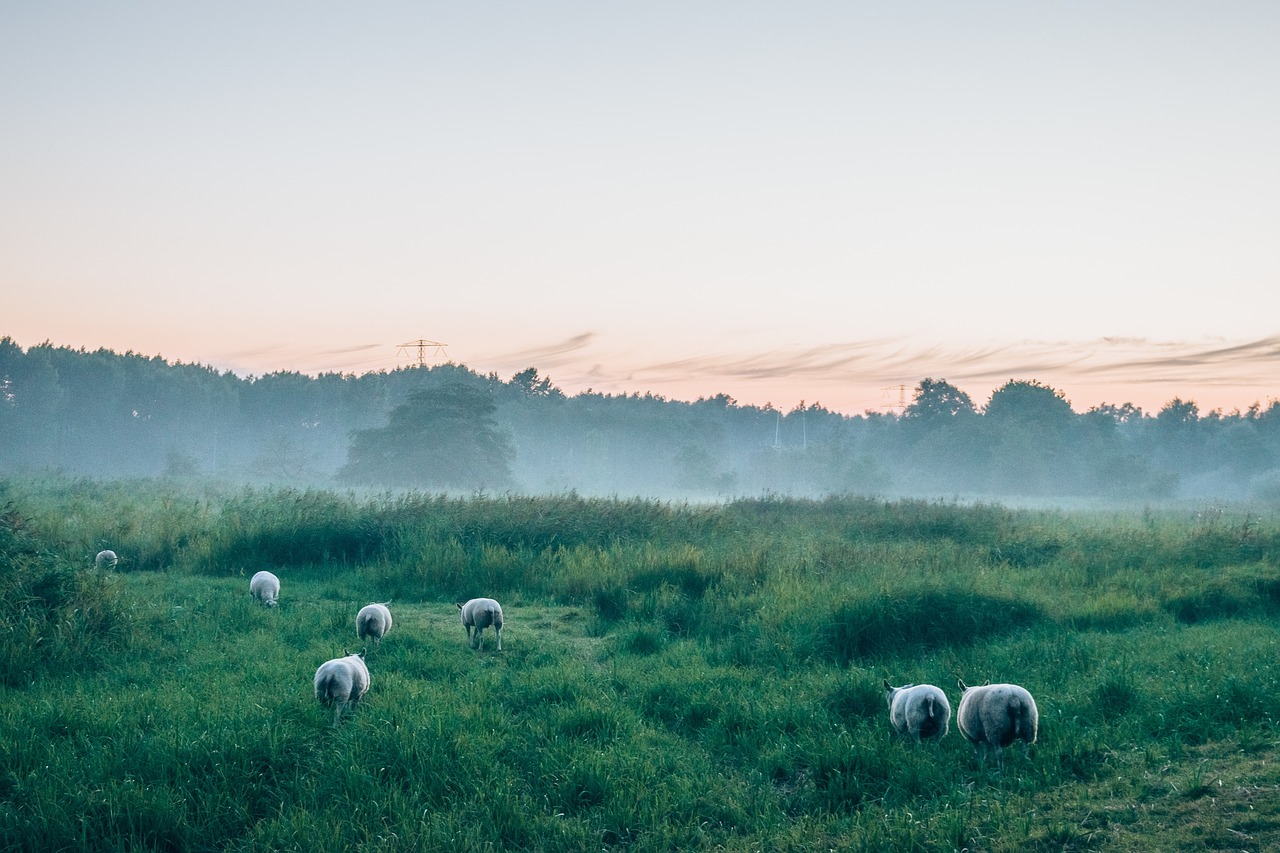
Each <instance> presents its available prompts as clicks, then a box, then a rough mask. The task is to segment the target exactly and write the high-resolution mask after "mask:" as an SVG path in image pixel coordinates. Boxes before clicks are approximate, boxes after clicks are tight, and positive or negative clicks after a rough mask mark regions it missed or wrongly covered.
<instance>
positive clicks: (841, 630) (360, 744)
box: [0, 480, 1280, 851]
mask: <svg viewBox="0 0 1280 853" xmlns="http://www.w3.org/2000/svg"><path fill="white" fill-rule="evenodd" d="M183 488H186V489H191V488H192V487H190V486H186V487H183ZM183 488H179V487H178V486H175V485H174V484H172V483H163V482H162V483H148V482H131V483H115V484H110V483H107V484H104V483H92V482H85V481H70V482H62V481H57V480H50V481H4V482H0V506H3V507H4V512H3V519H4V521H5V523H4V524H3V525H0V579H2V580H3V587H2V588H0V591H2V592H3V604H4V613H3V621H2V622H0V629H2V630H3V631H4V632H5V634H4V637H5V640H6V642H5V643H3V645H2V646H0V648H3V655H4V658H3V660H4V662H5V667H6V668H5V670H4V672H5V673H6V677H5V679H4V680H3V682H2V683H0V838H3V839H4V847H5V849H12V850H64V849H65V850H72V849H77V850H79V849H83V850H174V849H183V850H203V849H217V850H256V849H277V850H320V851H326V850H335V851H336V850H375V849H376V850H420V849H443V848H447V849H451V850H459V851H481V850H498V849H504V850H506V849H513V850H514V849H523V850H564V851H569V850H583V849H628V850H640V851H647V850H654V851H656V850H671V849H682V850H717V849H770V850H797V851H798V850H811V849H815V847H819V846H822V845H826V846H827V847H830V848H837V849H847V850H884V849H895V850H930V851H932V850H952V849H966V848H967V849H969V850H984V851H997V850H1063V849H1110V850H1143V849H1153V848H1158V849H1191V848H1197V847H1198V848H1204V847H1214V846H1217V847H1219V848H1222V849H1227V848H1228V847H1230V849H1238V848H1244V849H1255V848H1256V849H1266V848H1267V847H1269V846H1277V845H1278V844H1280V805H1276V802H1277V801H1276V798H1275V797H1274V796H1270V794H1273V793H1274V792H1275V791H1276V790H1280V771H1277V770H1276V769H1275V768H1276V767H1277V766H1278V763H1277V762H1276V760H1275V759H1276V758H1277V754H1278V747H1277V745H1278V743H1280V739H1278V738H1277V720H1276V712H1275V710H1274V699H1273V697H1274V696H1275V695H1277V687H1278V686H1280V685H1278V684H1277V681H1278V679H1280V663H1277V662H1276V661H1277V656H1276V654H1275V649H1276V647H1277V643H1280V627H1278V626H1277V623H1276V620H1275V616H1276V606H1277V598H1278V593H1277V589H1280V572H1278V571H1277V565H1276V550H1275V544H1276V542H1277V535H1278V533H1277V531H1280V521H1278V520H1277V519H1276V518H1275V517H1274V516H1268V515H1262V514H1258V513H1257V512H1256V511H1254V510H1244V509H1241V510H1240V511H1238V512H1237V511H1227V512H1225V513H1221V514H1215V515H1212V516H1210V517H1209V518H1208V520H1205V519H1203V518H1196V517H1195V516H1193V515H1191V514H1190V513H1187V512H1184V511H1180V510H1179V511H1174V510H1169V511H1167V512H1155V511H1147V512H1142V511H1137V512H1134V513H1110V514H1099V513H1083V512H1080V513H1068V512H1062V511H1033V510H1016V511H1015V510H1010V509H1006V508H1001V507H995V506H965V505H958V504H948V503H936V504H931V503H920V502H903V503H891V502H881V501H874V500H868V499H860V498H840V499H836V498H833V499H827V500H822V501H792V500H778V499H772V498H766V499H760V500H755V501H742V502H735V503H731V504H725V505H709V506H685V505H675V504H662V503H652V502H644V501H629V500H597V499H582V498H578V497H576V496H573V495H567V496H561V497H553V498H546V499H526V498H519V499H514V498H506V497H494V498H476V499H471V500H459V499H455V498H442V497H438V496H428V495H414V494H407V495H392V494H386V495H356V494H350V493H328V492H320V491H295V490H288V489H281V490H251V491H249V490H243V491H242V490H228V491H225V492H223V491H219V489H218V488H217V487H215V486H205V487H200V489H199V491H197V492H191V491H187V492H184V491H183ZM291 531H292V532H291ZM165 543H167V544H165ZM100 547H112V548H113V549H114V550H116V551H117V552H118V553H120V554H121V557H122V560H121V567H120V568H119V569H118V570H117V571H115V572H109V573H103V572H98V571H96V570H94V569H93V568H92V567H91V557H92V553H91V552H94V553H96V549H98V548H100ZM139 554H144V555H147V556H145V557H142V558H140V557H139V556H138V555H139ZM258 568H271V569H272V570H273V571H276V572H277V574H279V575H280V576H281V578H282V592H281V603H280V607H279V608H278V609H275V610H268V609H266V608H262V607H260V606H258V605H256V604H255V603H254V602H253V601H252V600H251V599H250V598H249V596H248V577H249V576H250V575H251V574H252V572H253V571H254V570H256V569H258ZM475 594H486V595H487V594H494V595H495V597H498V598H500V600H502V601H503V605H504V610H505V611H506V613H507V620H508V624H507V629H506V631H505V632H504V633H505V637H504V651H503V652H502V653H497V652H495V651H493V650H492V649H491V648H486V649H485V650H484V651H481V652H476V651H473V650H471V649H469V648H468V647H467V645H466V640H465V633H464V631H463V628H462V626H461V624H460V623H459V622H458V618H457V611H456V609H455V608H454V607H453V605H452V601H453V600H454V599H455V598H460V597H466V596H469V595H475ZM388 600H389V601H390V602H391V608H392V610H393V612H394V613H395V619H396V622H395V629H394V630H393V631H392V632H391V633H390V634H389V635H388V636H387V638H386V640H385V641H384V643H383V644H382V646H381V647H380V648H377V649H370V650H369V652H368V664H369V668H370V670H371V673H372V676H373V686H372V689H371V690H370V692H369V694H368V696H367V697H366V700H365V701H364V702H362V703H361V704H360V706H358V707H357V709H356V712H355V713H354V714H353V715H352V716H351V717H350V718H349V719H348V720H347V721H346V722H345V723H344V724H343V725H341V726H340V727H338V728H334V727H333V726H332V725H331V722H332V717H331V715H330V714H329V713H328V712H326V711H325V710H324V709H322V708H320V707H319V706H318V704H317V703H316V702H315V699H314V697H313V696H312V695H311V678H312V675H313V674H314V671H315V668H316V667H317V666H318V665H319V664H320V663H321V662H323V661H324V660H326V659H328V658H330V657H333V656H335V655H338V654H341V653H343V652H344V651H347V650H352V649H354V648H355V647H356V645H357V639H356V635H355V623H354V618H355V613H356V611H357V610H358V609H359V607H361V606H363V605H364V604H367V603H369V602H370V601H388ZM24 638H26V639H24ZM884 678H889V679H890V680H892V681H893V682H894V683H905V682H909V681H910V682H917V683H918V682H929V683H935V684H938V685H939V686H941V687H942V688H943V689H944V690H945V691H947V692H948V694H949V695H950V696H951V697H952V700H953V706H954V705H955V704H956V700H957V699H958V691H957V690H956V688H955V680H956V678H964V679H965V680H966V681H968V682H970V683H981V682H982V681H985V680H991V681H1016V682H1018V683H1021V684H1023V685H1024V686H1026V687H1027V688H1028V689H1030V690H1031V692H1032V693H1033V694H1034V695H1035V696H1036V698H1037V701H1038V703H1039V705H1040V713H1041V733H1040V738H1039V741H1038V742H1037V744H1036V746H1035V747H1034V748H1033V750H1032V752H1031V755H1030V756H1029V757H1024V756H1022V755H1021V753H1020V751H1019V750H1010V751H1009V752H1008V753H1007V755H1006V757H1005V761H1004V762H1003V764H1002V765H1001V766H998V767H997V766H995V765H994V764H992V763H988V764H985V765H984V764H982V763H980V762H978V760H977V759H976V757H975V755H974V753H973V750H972V749H971V748H970V747H969V746H968V745H967V744H966V743H965V742H964V741H963V740H962V739H961V738H960V736H959V735H958V734H957V733H956V731H955V725H954V722H953V725H952V734H951V735H949V736H948V737H947V738H945V739H943V741H942V742H940V743H937V744H925V745H921V746H914V745H912V744H910V743H909V742H907V741H905V740H904V739H901V738H897V737H895V736H894V735H893V734H892V732H891V731H890V727H889V725H888V720H887V710H886V708H885V703H884V697H883V693H882V691H881V688H880V682H881V680H882V679H884ZM1248 792H1254V793H1253V794H1252V795H1250V794H1249V793H1248ZM1230 845H1234V847H1231V846H1230Z"/></svg>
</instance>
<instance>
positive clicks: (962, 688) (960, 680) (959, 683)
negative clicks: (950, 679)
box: [956, 678, 969, 693]
mask: <svg viewBox="0 0 1280 853" xmlns="http://www.w3.org/2000/svg"><path fill="white" fill-rule="evenodd" d="M956 685H957V686H958V687H959V688H960V692H961V693H963V692H965V691H966V690H968V689H969V685H967V684H965V683H964V679H963V678H957V679H956Z"/></svg>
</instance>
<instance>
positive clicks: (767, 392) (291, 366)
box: [225, 331, 1280, 411]
mask: <svg viewBox="0 0 1280 853" xmlns="http://www.w3.org/2000/svg"><path fill="white" fill-rule="evenodd" d="M395 352H396V349H395V347H394V346H392V345H389V344H359V345H356V346H346V347H337V348H326V349H312V350H306V349H303V348H296V347H288V346H270V347H259V348H255V349H250V350H240V351H237V352H235V353H231V354H228V355H227V356H225V360H226V361H227V362H229V363H230V364H231V365H232V368H231V369H235V370H245V371H248V372H262V370H263V369H262V367H261V365H264V364H270V365H271V366H270V367H268V368H266V370H265V372H270V371H273V370H299V371H302V372H309V373H315V372H325V371H335V370H336V371H343V372H355V373H359V372H363V371H366V370H378V369H387V368H395V367H398V366H403V365H404V364H405V360H404V358H403V355H401V356H396V355H395ZM463 363H465V364H466V365H467V366H468V367H470V368H472V369H474V370H477V371H479V372H481V373H488V372H497V373H499V374H501V375H505V374H507V373H510V372H515V371H518V370H523V369H524V368H526V367H536V368H537V369H538V370H539V371H540V372H541V373H542V374H543V375H544V376H550V378H551V379H552V380H553V381H554V382H555V383H556V385H557V386H558V387H560V388H563V389H565V390H566V391H567V392H569V393H574V392H577V391H581V390H586V389H587V388H594V389H596V390H602V391H608V392H610V393H631V392H641V393H644V392H648V391H652V392H654V393H660V394H665V395H667V396H671V397H673V398H677V399H692V398H695V397H698V396H711V395H713V394H718V393H728V394H730V395H731V396H734V397H736V398H738V399H740V400H744V401H748V402H765V401H768V400H779V399H782V400H798V399H809V400H811V401H812V400H818V399H821V400H824V401H826V402H827V403H828V404H829V405H834V406H836V407H838V408H844V409H845V410H850V411H852V410H858V409H859V408H860V407H861V406H864V405H867V404H872V405H876V404H883V401H882V400H880V398H881V397H883V396H884V393H885V392H886V389H892V390H895V391H896V389H898V388H899V387H906V388H913V387H914V386H915V385H916V384H917V383H919V381H920V380H921V379H924V378H925V377H932V378H934V379H946V380H947V381H950V382H953V383H955V384H957V385H959V386H960V387H962V388H967V389H970V391H971V393H973V394H974V396H975V399H979V398H983V395H984V394H985V393H986V392H988V391H990V390H994V388H996V387H998V386H999V385H1002V384H1003V383H1004V382H1006V381H1009V380H1011V379H1023V380H1026V379H1036V380H1039V381H1041V382H1045V383H1046V384H1048V385H1051V386H1053V387H1055V388H1058V389H1061V390H1067V389H1077V390H1078V394H1069V395H1068V396H1069V397H1070V398H1071V399H1072V401H1073V404H1075V405H1076V406H1077V408H1087V407H1088V406H1090V405H1096V404H1097V403H1099V402H1104V401H1107V402H1125V401H1138V400H1142V401H1144V402H1143V405H1145V406H1147V407H1151V406H1159V405H1160V404H1161V401H1162V400H1163V401H1167V400H1168V399H1171V398H1172V397H1173V396H1175V395H1176V396H1182V397H1183V398H1184V399H1202V395H1203V391H1201V392H1199V393H1200V395H1201V396H1198V392H1197V389H1212V388H1216V389H1221V390H1222V391H1223V393H1222V394H1220V395H1218V396H1219V397H1221V398H1223V399H1224V400H1225V399H1226V396H1227V392H1228V391H1231V390H1233V389H1234V390H1235V391H1236V392H1237V395H1238V396H1239V397H1240V399H1239V400H1237V401H1236V402H1234V403H1230V402H1226V403H1216V404H1215V405H1226V406H1227V407H1228V408H1230V406H1231V405H1238V406H1247V405H1248V404H1249V403H1251V402H1253V401H1254V400H1255V399H1267V398H1268V397H1272V396H1280V335H1275V336H1270V337H1264V338H1258V339H1251V340H1224V339H1200V340H1150V339H1147V338H1137V337H1102V338H1096V339H1091V340H1016V341H990V342H984V343H978V344H972V343H969V344H960V343H946V342H942V343H939V342H932V341H920V340H915V339H903V338H871V339H865V340H858V341H842V342H833V343H823V344H816V345H813V346H797V347H773V348H769V349H765V350H760V351H749V350H748V348H747V344H746V343H744V344H743V345H742V346H741V347H734V346H732V345H727V346H723V347H721V348H719V349H718V350H716V351H713V352H701V353H698V352H693V353H687V354H680V353H677V354H675V356H674V357H661V358H653V357H651V356H648V354H647V353H646V352H645V351H643V350H641V349H640V348H639V347H637V346H636V345H635V344H634V343H633V342H617V341H614V340H612V339H610V338H608V337H606V336H603V335H599V334H597V333H595V332H591V331H584V332H581V333H578V334H573V335H570V336H568V337H564V338H561V339H558V340H554V341H550V342H548V343H546V344H542V345H538V346H527V347H523V348H519V349H511V350H499V351H496V352H491V353H487V354H485V353H481V354H474V355H469V356H467V357H466V358H465V359H463ZM1143 388H1146V389H1147V391H1145V392H1143V391H1141V390H1140V389H1143ZM891 396H892V395H891ZM833 398H834V399H833ZM1246 398H1247V399H1246ZM894 399H896V396H894Z"/></svg>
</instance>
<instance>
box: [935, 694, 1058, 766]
mask: <svg viewBox="0 0 1280 853" xmlns="http://www.w3.org/2000/svg"><path fill="white" fill-rule="evenodd" d="M956 683H957V684H958V685H959V686H960V690H961V694H960V707H959V708H958V709H957V711H956V725H958V726H960V734H962V735H964V737H965V740H967V741H969V743H971V744H973V749H974V751H975V752H977V753H978V757H979V759H983V758H985V757H986V750H987V749H988V748H990V749H993V750H995V753H996V760H997V761H1002V760H1003V752H1004V748H1005V747H1006V746H1008V745H1009V744H1011V743H1013V742H1014V741H1015V740H1020V741H1022V754H1023V755H1026V754H1027V753H1028V752H1029V750H1030V748H1031V744H1033V743H1035V742H1036V732H1037V729H1038V728H1039V724H1040V712H1039V711H1037V710H1036V700H1035V699H1032V698H1031V694H1030V693H1028V692H1027V691H1026V689H1025V688H1022V687H1019V686H1018V685H1016V684H984V685H981V686H979V687H970V686H969V685H967V684H965V683H964V682H963V681H961V680H959V679H957V681H956Z"/></svg>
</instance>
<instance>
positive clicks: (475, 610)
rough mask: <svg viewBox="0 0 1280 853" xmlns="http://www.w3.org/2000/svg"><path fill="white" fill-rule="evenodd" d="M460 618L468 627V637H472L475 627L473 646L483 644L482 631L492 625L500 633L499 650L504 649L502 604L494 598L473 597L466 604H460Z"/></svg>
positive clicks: (465, 626) (496, 632)
mask: <svg viewBox="0 0 1280 853" xmlns="http://www.w3.org/2000/svg"><path fill="white" fill-rule="evenodd" d="M458 618H459V619H460V620H461V621H462V626H463V627H464V628H466V629H467V639H468V640H470V639H471V630H472V629H473V628H474V629H475V639H474V641H473V642H472V644H471V645H472V648H475V647H477V646H479V645H481V637H480V632H481V631H483V630H484V629H485V628H488V627H490V626H492V627H493V630H494V633H495V634H497V635H498V650H499V651H501V650H502V624H503V623H502V605H501V604H499V603H498V602H496V601H494V600H493V599H492V598H473V599H471V600H470V601H468V602H466V603H465V604H462V603H459V604H458Z"/></svg>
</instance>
